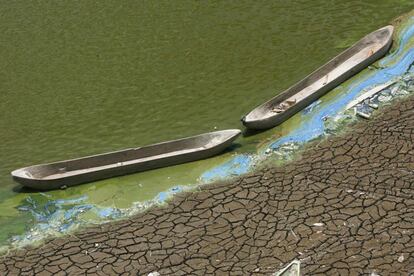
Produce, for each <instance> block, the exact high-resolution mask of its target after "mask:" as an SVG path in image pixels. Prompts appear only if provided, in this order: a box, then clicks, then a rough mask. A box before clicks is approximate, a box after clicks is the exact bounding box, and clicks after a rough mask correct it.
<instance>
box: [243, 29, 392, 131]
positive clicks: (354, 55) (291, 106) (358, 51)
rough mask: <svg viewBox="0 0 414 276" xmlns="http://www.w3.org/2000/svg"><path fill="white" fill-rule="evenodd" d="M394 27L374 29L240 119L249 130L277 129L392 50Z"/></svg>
mask: <svg viewBox="0 0 414 276" xmlns="http://www.w3.org/2000/svg"><path fill="white" fill-rule="evenodd" d="M393 31H394V27H393V26H391V25H389V26H386V27H384V28H381V29H379V30H376V31H374V32H372V33H370V34H368V35H367V36H365V37H364V38H362V39H361V40H360V41H358V42H357V43H355V44H354V45H353V46H352V47H350V48H348V49H347V50H345V51H344V52H342V53H341V54H339V55H338V56H336V57H335V58H333V59H332V60H330V61H329V62H328V63H326V64H325V65H323V66H322V67H320V68H318V69H317V70H316V71H314V72H313V73H311V74H310V75H308V76H307V77H306V78H304V79H303V80H301V81H300V82H298V83H296V84H295V85H293V86H292V87H290V88H288V89H287V90H286V91H284V92H283V93H281V94H279V95H278V96H276V97H274V98H272V99H270V100H269V101H267V102H265V103H264V104H262V105H260V106H258V107H256V108H255V109H253V110H252V111H251V112H250V113H248V114H247V115H246V116H244V117H243V118H242V122H243V124H244V125H245V126H246V127H247V128H248V129H256V130H261V129H268V128H272V127H274V126H277V125H279V124H281V123H282V122H284V121H285V120H287V119H288V118H290V117H291V116H293V115H294V114H295V113H297V112H298V111H300V110H302V109H303V108H305V107H306V106H308V105H309V104H311V103H312V102H314V101H315V100H317V99H318V98H320V97H321V96H323V95H324V94H326V93H327V92H328V91H330V90H332V89H333V88H335V87H336V86H338V85H339V84H341V83H343V82H344V81H345V80H347V79H349V78H350V77H351V76H353V75H355V74H356V73H358V72H360V71H361V70H363V69H364V68H366V67H368V66H369V65H371V64H372V63H373V62H375V61H376V60H378V59H379V58H381V57H383V56H384V55H385V54H386V53H387V52H388V50H389V49H390V47H391V44H392V35H393Z"/></svg>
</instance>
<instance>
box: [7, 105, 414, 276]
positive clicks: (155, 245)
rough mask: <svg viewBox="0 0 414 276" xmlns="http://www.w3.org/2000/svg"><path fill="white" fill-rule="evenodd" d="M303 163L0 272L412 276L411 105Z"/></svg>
mask: <svg viewBox="0 0 414 276" xmlns="http://www.w3.org/2000/svg"><path fill="white" fill-rule="evenodd" d="M380 112H382V113H383V115H381V116H377V117H375V118H374V119H372V120H370V121H360V122H358V123H357V124H355V125H354V126H353V127H352V130H351V131H349V132H348V133H347V134H344V135H341V136H339V137H332V138H329V139H327V140H325V141H323V142H322V143H319V144H313V145H311V146H310V147H309V149H308V150H306V151H305V152H304V153H303V155H302V158H300V159H299V160H296V161H294V162H292V163H290V164H288V165H286V166H284V167H281V168H270V169H265V170H263V171H260V172H256V173H255V174H253V175H249V176H246V177H244V178H242V179H240V180H238V181H235V182H232V183H221V184H215V185H208V186H204V187H202V188H201V191H199V192H195V193H184V194H181V195H179V196H177V197H176V198H175V199H174V200H173V201H172V202H170V203H169V204H167V205H166V206H163V207H161V208H159V207H158V208H152V209H150V210H148V211H146V212H144V213H142V214H139V215H137V216H135V217H133V218H130V219H129V220H124V221H120V222H115V223H112V224H105V225H101V226H96V227H93V228H89V229H86V230H83V231H81V232H78V233H76V234H75V235H72V236H67V237H64V238H57V239H54V240H51V241H49V242H47V243H46V244H45V245H43V246H42V247H38V248H29V249H25V250H19V251H14V252H11V253H10V254H9V255H8V256H4V257H2V258H1V259H0V275H33V274H36V275H68V274H69V275H78V274H82V275H84V274H87V273H90V274H98V275H118V274H123V273H125V274H126V275H137V274H138V275H146V274H148V273H150V272H154V271H157V272H159V273H160V274H161V275H188V274H197V275H205V274H219V275H221V274H223V275H226V274H231V275H251V274H258V275H259V274H265V275H269V274H271V273H273V272H275V271H277V270H279V269H280V268H281V267H283V266H284V265H286V264H287V263H288V262H290V261H292V260H294V259H299V260H301V263H302V271H303V272H304V274H306V275H316V274H321V275H326V274H340V275H346V274H354V275H358V274H362V273H364V274H372V275H375V274H378V275H389V274H393V273H395V274H405V275H406V274H409V273H414V255H413V254H414V241H413V231H414V198H413V197H414V189H413V188H414V147H413V140H414V97H411V98H409V99H405V100H403V101H401V102H399V103H396V104H394V105H393V106H391V107H388V108H384V109H382V110H381V111H380Z"/></svg>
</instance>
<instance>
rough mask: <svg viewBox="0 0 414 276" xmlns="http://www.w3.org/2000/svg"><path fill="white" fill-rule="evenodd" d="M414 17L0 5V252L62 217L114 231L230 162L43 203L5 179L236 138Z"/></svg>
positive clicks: (371, 7) (345, 5) (246, 5)
mask: <svg viewBox="0 0 414 276" xmlns="http://www.w3.org/2000/svg"><path fill="white" fill-rule="evenodd" d="M413 7H414V3H413V2H412V1H403V0H383V1H378V0H370V1H364V2H362V3H361V1H340V0H334V1H321V0H315V1H305V0H302V1H260V2H257V3H255V2H252V1H225V2H216V1H208V2H207V1H205V2H201V1H200V2H196V1H179V2H177V1H174V2H172V1H156V2H151V1H123V2H118V1H105V2H99V3H96V2H95V1H81V2H70V1H66V2H56V1H43V2H40V3H39V2H29V1H19V2H13V3H12V2H10V3H7V5H1V6H0V14H1V16H0V43H1V47H0V57H1V60H2V63H1V64H2V67H1V74H0V89H1V93H0V110H1V116H0V129H1V131H0V140H1V143H0V162H1V166H0V244H7V243H8V242H9V241H8V238H10V237H11V236H14V235H20V234H22V233H24V232H25V231H27V230H30V228H31V227H32V226H33V225H34V224H35V223H38V222H39V221H40V222H42V223H45V227H48V224H51V223H53V222H54V221H62V217H59V216H63V219H65V216H69V218H70V219H72V218H73V219H84V220H85V221H91V220H93V218H94V216H96V217H104V218H105V217H107V219H109V220H110V219H112V216H113V214H116V212H115V211H114V210H117V209H118V208H130V207H131V206H132V205H133V204H134V202H135V203H136V202H144V201H148V200H152V199H153V198H155V197H156V196H157V195H159V193H160V192H163V191H168V190H170V189H178V188H173V187H182V186H186V185H189V184H193V183H194V179H195V178H198V176H200V175H204V176H206V175H205V174H204V173H205V172H206V171H209V169H212V168H214V167H215V166H216V165H217V164H219V163H221V162H223V161H226V160H228V159H231V158H232V156H233V155H234V152H229V153H227V154H224V155H222V156H219V157H217V158H213V159H210V160H206V161H199V162H195V163H191V164H185V165H181V166H175V167H171V168H165V169H161V170H154V171H150V172H146V173H142V174H135V175H130V176H126V177H120V178H114V179H110V180H105V181H100V182H96V183H91V184H88V185H82V186H78V187H74V188H70V189H67V190H65V191H53V192H48V193H43V194H41V193H30V192H28V191H21V190H20V189H19V186H18V185H17V184H16V183H14V182H13V181H12V180H11V178H10V176H9V173H10V171H11V170H13V169H15V168H18V167H22V166H27V165H31V164H37V163H44V162H51V161H57V160H62V159H68V158H75V157H79V156H83V155H89V154H95V153H101V152H105V151H113V150H117V149H122V148H127V147H136V146H140V145H145V144H148V143H153V142H158V141H163V140H169V139H174V138H179V137H184V136H188V135H194V134H198V133H202V132H207V131H212V130H215V129H224V128H238V127H241V125H240V123H239V119H240V117H241V116H242V115H243V114H245V113H247V112H248V111H250V110H251V109H252V108H253V107H255V106H256V105H258V104H260V103H262V102H263V101H264V100H267V99H268V98H270V97H272V96H274V95H276V94H277V93H279V92H281V91H283V89H285V88H287V87H288V86H289V85H291V84H293V83H294V82H296V81H297V80H299V79H301V78H302V77H303V76H305V75H306V74H307V73H309V72H311V71H312V70H313V69H315V68H317V67H318V66H320V65H321V64H323V63H324V62H326V61H327V60H328V59H330V58H331V57H333V56H334V55H335V54H337V53H339V52H341V51H342V50H344V49H345V48H347V47H349V46H350V45H351V44H352V43H354V42H355V41H357V40H358V39H359V38H361V37H362V36H364V35H365V34H367V33H369V32H371V31H373V30H375V29H377V28H379V27H382V26H384V25H385V24H387V23H388V22H389V21H390V20H391V19H392V18H394V17H396V16H398V15H399V14H401V13H403V12H405V11H408V10H410V9H412V8H413ZM295 120H296V122H295ZM299 122H300V117H295V118H293V120H292V121H291V125H294V124H295V123H299ZM287 129H288V128H284V127H281V128H279V129H277V133H276V134H275V132H272V133H271V135H272V137H274V136H275V135H279V136H280V135H283V134H285V133H287V131H288V130H287ZM268 139H270V138H269V132H267V133H264V134H261V135H258V136H252V137H249V138H245V139H241V140H239V142H240V143H241V144H242V148H239V149H237V150H236V152H237V151H238V152H240V151H242V152H249V151H255V150H256V148H257V147H258V146H259V145H261V144H263V143H266V140H268ZM243 160H244V159H243ZM206 179H208V174H207V176H206ZM200 181H203V179H201V180H200ZM178 190H180V189H178ZM62 199H69V200H75V199H76V200H75V201H65V202H62V201H59V200H62ZM45 205H47V206H46V207H45ZM73 206H78V207H77V208H72V207H73ZM79 206H80V207H79ZM96 206H100V207H101V208H98V209H96ZM94 208H95V209H94ZM110 208H112V209H110ZM65 210H71V212H70V213H68V212H65ZM60 211H62V212H60ZM83 214H85V215H83ZM82 216H83V217H82ZM59 227H66V226H65V225H62V224H58V225H57V229H58V228H59ZM68 227H69V226H68ZM39 229H40V230H41V229H42V228H41V227H40V228H39ZM40 230H39V231H40Z"/></svg>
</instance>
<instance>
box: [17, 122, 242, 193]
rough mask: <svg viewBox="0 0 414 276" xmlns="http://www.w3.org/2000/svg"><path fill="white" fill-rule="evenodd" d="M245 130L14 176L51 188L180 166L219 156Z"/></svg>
mask: <svg viewBox="0 0 414 276" xmlns="http://www.w3.org/2000/svg"><path fill="white" fill-rule="evenodd" d="M240 133H241V131H240V130H238V129H229V130H222V131H215V132H210V133H205V134H201V135H197V136H193V137H189V138H184V139H179V140H174V141H168V142H164V143H159V144H154V145H150V146H145V147H139V148H132V149H126V150H121V151H115V152H109V153H105V154H99V155H93V156H87V157H83V158H78V159H72V160H66V161H60V162H55V163H49V164H42V165H35V166H30V167H26V168H21V169H18V170H15V171H13V172H12V173H11V174H12V176H13V179H14V180H15V181H17V182H19V183H20V184H22V185H24V186H26V187H30V188H33V189H37V190H51V189H57V188H64V187H69V186H73V185H77V184H81V183H86V182H91V181H96V180H100V179H105V178H110V177H114V176H121V175H125V174H130V173H135V172H140V171H145V170H150V169H155V168H160V167H166V166H172V165H177V164H181V163H185V162H190V161H195V160H199V159H204V158H208V157H211V156H213V155H216V154H218V153H220V152H222V151H223V150H225V149H226V148H227V147H229V146H230V145H231V143H232V142H233V141H234V140H235V139H236V138H237V136H238V135H239V134H240Z"/></svg>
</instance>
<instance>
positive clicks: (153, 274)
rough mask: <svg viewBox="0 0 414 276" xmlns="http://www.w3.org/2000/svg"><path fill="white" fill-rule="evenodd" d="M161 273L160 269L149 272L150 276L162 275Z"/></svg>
mask: <svg viewBox="0 0 414 276" xmlns="http://www.w3.org/2000/svg"><path fill="white" fill-rule="evenodd" d="M160 275H161V274H160V273H159V272H158V271H154V272H151V273H149V274H148V276H160Z"/></svg>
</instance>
